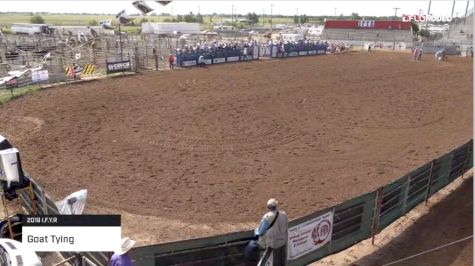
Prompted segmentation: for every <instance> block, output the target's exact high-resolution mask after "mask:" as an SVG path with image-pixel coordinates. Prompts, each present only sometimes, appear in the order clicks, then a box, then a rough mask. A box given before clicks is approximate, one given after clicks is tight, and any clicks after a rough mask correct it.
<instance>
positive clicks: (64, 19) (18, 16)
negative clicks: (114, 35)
mask: <svg viewBox="0 0 475 266" xmlns="http://www.w3.org/2000/svg"><path fill="white" fill-rule="evenodd" d="M40 16H41V17H43V19H44V20H45V23H46V24H53V25H56V26H86V25H89V23H90V22H91V21H93V20H95V21H100V20H104V19H111V20H112V21H113V23H114V21H115V16H113V15H92V14H87V15H78V14H40ZM30 18H31V15H30V14H28V13H0V26H1V27H10V26H11V24H13V23H30ZM142 18H146V19H147V20H148V21H149V22H164V21H165V20H172V19H173V18H175V17H174V16H143V17H142V16H141V17H136V19H135V20H134V22H135V24H136V25H140V23H141V19H142ZM264 20H265V25H266V26H268V25H269V17H267V16H266V17H265V19H264ZM223 21H224V18H223V17H213V18H212V22H223ZM292 22H293V19H292V18H291V17H274V18H273V19H272V23H273V24H274V25H275V24H289V23H292ZM210 25H211V23H210V17H209V16H203V26H204V28H207V27H209V26H210ZM257 25H258V26H262V21H259V23H257Z"/></svg>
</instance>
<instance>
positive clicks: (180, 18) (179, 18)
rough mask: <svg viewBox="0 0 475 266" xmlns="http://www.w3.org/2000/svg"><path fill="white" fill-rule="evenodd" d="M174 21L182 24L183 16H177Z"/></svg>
mask: <svg viewBox="0 0 475 266" xmlns="http://www.w3.org/2000/svg"><path fill="white" fill-rule="evenodd" d="M176 20H177V21H178V22H183V21H184V19H183V16H182V15H178V16H176Z"/></svg>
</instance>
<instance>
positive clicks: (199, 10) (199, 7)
mask: <svg viewBox="0 0 475 266" xmlns="http://www.w3.org/2000/svg"><path fill="white" fill-rule="evenodd" d="M198 14H201V6H198Z"/></svg>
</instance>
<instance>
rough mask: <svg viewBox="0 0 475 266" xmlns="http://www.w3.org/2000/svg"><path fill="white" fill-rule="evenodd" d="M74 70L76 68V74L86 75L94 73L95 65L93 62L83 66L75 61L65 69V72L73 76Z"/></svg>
mask: <svg viewBox="0 0 475 266" xmlns="http://www.w3.org/2000/svg"><path fill="white" fill-rule="evenodd" d="M72 70H74V74H76V75H78V74H84V75H92V73H93V72H94V65H93V64H85V65H83V66H81V65H79V64H77V63H73V64H72V65H71V66H68V67H66V68H65V69H64V73H65V74H66V75H68V76H72V72H71V71H72Z"/></svg>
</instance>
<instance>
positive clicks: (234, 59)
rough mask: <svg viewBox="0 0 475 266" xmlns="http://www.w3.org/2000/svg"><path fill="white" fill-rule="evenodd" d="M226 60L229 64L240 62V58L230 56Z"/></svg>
mask: <svg viewBox="0 0 475 266" xmlns="http://www.w3.org/2000/svg"><path fill="white" fill-rule="evenodd" d="M226 60H227V62H237V61H239V56H230V57H228V58H227V59H226Z"/></svg>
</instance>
